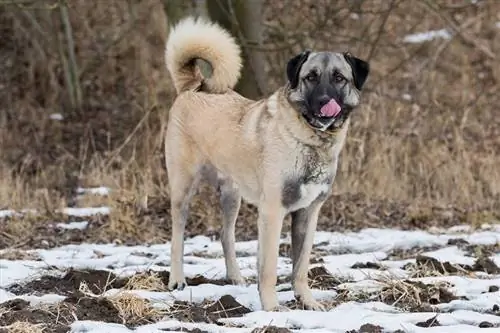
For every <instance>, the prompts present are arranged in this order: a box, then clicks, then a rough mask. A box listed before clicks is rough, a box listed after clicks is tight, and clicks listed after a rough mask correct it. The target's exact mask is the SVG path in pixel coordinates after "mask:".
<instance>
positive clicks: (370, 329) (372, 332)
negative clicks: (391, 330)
mask: <svg viewBox="0 0 500 333" xmlns="http://www.w3.org/2000/svg"><path fill="white" fill-rule="evenodd" d="M382 332H384V329H383V328H382V327H380V326H377V325H373V324H364V325H361V326H360V327H359V329H358V330H351V331H347V332H346V333H382Z"/></svg>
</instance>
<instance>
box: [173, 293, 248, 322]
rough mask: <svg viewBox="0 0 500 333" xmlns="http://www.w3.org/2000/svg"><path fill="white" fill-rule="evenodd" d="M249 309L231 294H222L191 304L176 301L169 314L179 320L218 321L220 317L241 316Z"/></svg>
mask: <svg viewBox="0 0 500 333" xmlns="http://www.w3.org/2000/svg"><path fill="white" fill-rule="evenodd" d="M250 312H251V311H250V309H248V308H246V307H245V306H243V305H241V304H240V303H238V302H237V301H236V300H235V299H234V297H233V296H230V295H224V296H222V297H221V298H219V299H218V300H217V301H215V302H204V303H201V304H192V303H189V302H182V301H176V302H175V303H174V306H173V310H172V311H171V312H170V315H171V316H173V317H174V318H175V319H177V320H179V321H188V322H205V323H215V324H217V323H218V320H219V319H221V318H227V317H241V316H243V315H245V314H247V313H250Z"/></svg>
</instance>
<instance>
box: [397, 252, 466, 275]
mask: <svg viewBox="0 0 500 333" xmlns="http://www.w3.org/2000/svg"><path fill="white" fill-rule="evenodd" d="M403 269H405V270H408V271H411V272H413V273H412V275H411V277H424V276H436V275H448V274H456V273H459V272H461V273H465V272H467V269H466V268H464V266H463V265H457V264H451V263H450V262H448V261H445V262H441V261H439V260H437V259H435V258H432V257H427V256H423V255H418V256H417V258H415V263H409V264H406V265H405V266H404V267H403Z"/></svg>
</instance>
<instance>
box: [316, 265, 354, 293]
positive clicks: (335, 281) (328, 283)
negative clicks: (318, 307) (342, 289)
mask: <svg viewBox="0 0 500 333" xmlns="http://www.w3.org/2000/svg"><path fill="white" fill-rule="evenodd" d="M307 275H308V278H309V286H310V287H311V288H314V289H321V290H332V289H334V288H335V287H336V286H338V285H339V284H341V283H344V282H345V281H342V280H340V279H339V278H337V277H335V276H333V275H332V274H331V273H330V272H329V271H328V270H327V269H326V268H325V267H324V266H316V267H313V268H311V269H310V270H309V272H308V274H307Z"/></svg>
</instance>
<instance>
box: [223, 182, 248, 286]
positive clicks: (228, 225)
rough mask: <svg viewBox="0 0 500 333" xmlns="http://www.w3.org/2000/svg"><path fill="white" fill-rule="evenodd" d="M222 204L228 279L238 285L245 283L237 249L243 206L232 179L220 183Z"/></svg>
mask: <svg viewBox="0 0 500 333" xmlns="http://www.w3.org/2000/svg"><path fill="white" fill-rule="evenodd" d="M220 202H221V206H222V219H223V227H222V235H221V242H222V249H223V251H224V258H225V261H226V277H227V278H228V279H229V280H230V281H231V282H232V283H233V284H237V285H242V284H244V283H245V279H243V277H242V276H241V272H240V268H239V266H238V262H237V261H236V249H235V235H234V234H235V225H236V219H237V217H238V211H239V210H240V206H241V194H240V190H239V188H238V186H237V185H236V184H235V183H234V182H233V181H232V180H230V179H224V180H222V181H221V183H220Z"/></svg>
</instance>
